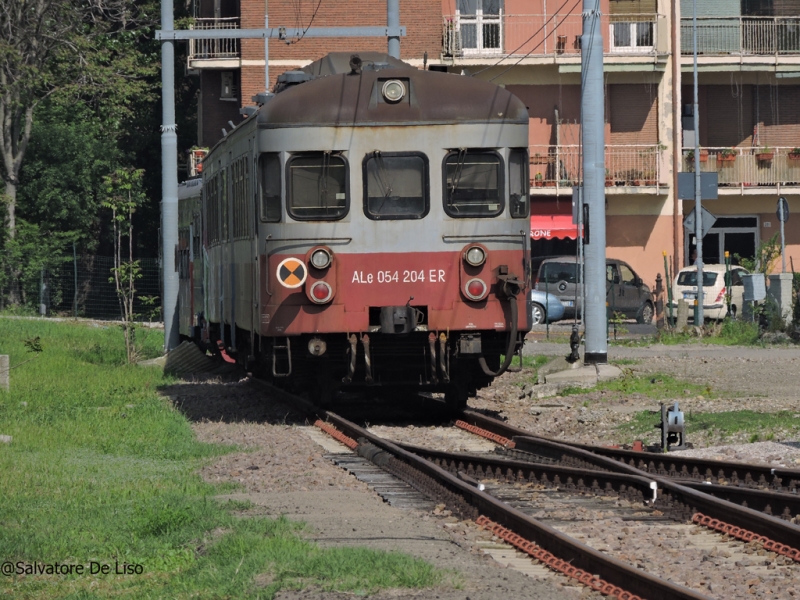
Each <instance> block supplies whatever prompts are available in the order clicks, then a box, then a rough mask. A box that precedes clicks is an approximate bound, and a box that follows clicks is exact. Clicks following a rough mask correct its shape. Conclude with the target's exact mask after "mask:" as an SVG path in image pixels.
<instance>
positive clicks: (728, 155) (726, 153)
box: [717, 148, 736, 162]
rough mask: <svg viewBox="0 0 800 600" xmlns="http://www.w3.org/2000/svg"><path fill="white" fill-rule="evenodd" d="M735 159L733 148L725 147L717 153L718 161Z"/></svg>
mask: <svg viewBox="0 0 800 600" xmlns="http://www.w3.org/2000/svg"><path fill="white" fill-rule="evenodd" d="M735 160H736V151H735V150H734V149H733V148H725V149H724V150H723V151H722V152H720V153H719V154H717V161H718V162H733V161H735Z"/></svg>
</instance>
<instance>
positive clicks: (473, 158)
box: [444, 148, 503, 217]
mask: <svg viewBox="0 0 800 600" xmlns="http://www.w3.org/2000/svg"><path fill="white" fill-rule="evenodd" d="M444 160H445V163H444V171H445V173H444V175H445V190H444V192H445V212H447V214H448V215H450V216H451V217H494V216H496V215H499V214H500V213H501V212H503V193H502V189H503V164H502V162H503V161H502V159H501V158H500V155H499V154H497V153H496V152H493V151H488V150H467V149H463V148H462V149H461V150H457V151H454V152H451V153H450V154H448V155H447V157H446V158H445V159H444Z"/></svg>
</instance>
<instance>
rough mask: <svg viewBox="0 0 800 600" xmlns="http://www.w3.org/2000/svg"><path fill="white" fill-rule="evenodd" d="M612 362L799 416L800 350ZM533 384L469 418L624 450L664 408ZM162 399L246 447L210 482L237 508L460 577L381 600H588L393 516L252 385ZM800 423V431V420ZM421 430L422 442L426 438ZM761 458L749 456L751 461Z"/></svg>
mask: <svg viewBox="0 0 800 600" xmlns="http://www.w3.org/2000/svg"><path fill="white" fill-rule="evenodd" d="M567 350H568V347H567V346H566V345H565V344H545V343H530V344H528V345H527V346H526V350H525V353H526V354H529V355H536V354H547V355H553V356H557V355H563V354H566V353H567ZM609 358H610V359H611V360H623V361H624V362H627V363H628V364H626V365H625V366H626V368H632V369H634V370H635V371H637V372H641V373H667V374H671V375H673V376H675V377H678V378H681V379H686V380H688V381H692V382H696V383H700V384H702V385H704V386H711V387H712V389H714V390H715V391H717V396H718V397H716V398H715V399H714V400H708V399H705V398H702V397H699V396H698V397H691V398H689V397H684V398H680V401H681V406H682V407H683V408H684V410H688V409H692V410H703V411H707V410H716V411H724V410H738V409H741V408H750V409H753V410H758V411H776V410H787V409H788V410H791V411H798V413H800V400H799V399H798V395H797V390H798V389H800V385H798V384H800V372H798V369H797V367H798V365H800V349H794V348H774V349H759V348H721V347H706V346H700V345H690V346H669V347H658V346H651V347H646V348H633V347H632V348H628V347H612V348H610V349H609ZM631 361H635V362H631ZM528 375H530V374H528ZM524 376H525V373H520V374H508V375H505V376H503V377H501V378H500V379H499V380H498V381H497V382H495V384H494V385H493V386H492V387H491V388H488V389H486V390H482V391H481V392H480V393H479V395H478V397H477V398H474V399H471V400H470V406H471V407H474V408H481V409H484V410H487V411H491V412H494V413H497V414H499V415H500V416H504V417H506V418H508V420H509V421H510V422H511V423H513V424H515V425H517V426H520V427H524V428H527V429H530V430H531V431H534V432H537V433H539V434H542V435H548V436H554V437H561V438H564V439H573V440H580V441H587V442H595V443H599V442H611V441H616V440H615V436H617V437H618V436H619V433H618V431H619V430H618V425H619V424H620V423H624V422H625V420H626V419H630V418H631V415H632V414H633V413H635V412H638V411H641V410H648V409H652V410H655V409H657V408H658V404H657V402H654V401H653V400H650V399H648V398H639V397H619V396H615V397H613V398H602V397H599V396H597V392H588V393H587V394H586V395H581V396H575V397H572V396H567V397H564V398H561V397H555V398H544V399H536V398H535V397H531V396H525V395H521V391H522V388H521V386H520V379H519V378H520V377H524ZM164 393H165V395H166V396H167V397H168V398H169V399H170V400H171V401H172V402H173V404H174V405H175V406H176V408H177V409H178V410H181V411H182V412H184V414H186V415H187V417H188V418H190V419H191V420H192V421H193V422H194V429H195V431H196V434H197V436H198V438H199V439H200V440H203V441H207V442H212V443H223V444H236V445H237V446H239V447H240V448H241V449H242V451H241V452H235V453H231V454H228V455H225V456H222V457H220V458H218V459H215V460H214V461H213V462H212V463H210V464H208V465H207V466H206V467H205V468H203V470H202V473H201V474H202V476H203V477H204V478H205V479H207V480H208V481H212V482H222V481H225V482H236V483H238V484H240V485H241V491H240V492H238V493H236V494H234V495H232V497H235V498H237V499H247V500H249V501H251V502H252V503H253V505H254V506H255V508H254V510H253V511H252V512H253V513H254V514H262V515H269V516H278V515H282V514H283V515H286V516H288V517H289V518H292V519H297V520H302V521H305V522H306V523H308V525H309V526H310V528H309V534H308V535H309V538H310V539H313V540H315V541H317V542H318V543H320V544H322V545H337V544H344V545H366V546H369V547H373V548H379V549H384V550H400V551H403V552H407V553H410V554H413V555H415V556H419V557H421V558H423V559H425V560H428V561H430V562H431V563H433V564H435V565H437V566H439V567H441V568H443V569H446V570H448V571H449V572H451V573H453V575H452V576H451V577H449V578H448V579H447V581H446V582H445V583H444V584H443V585H442V586H441V587H440V588H438V589H433V590H418V591H407V590H388V591H385V592H382V593H380V594H377V595H375V596H372V597H374V598H378V599H389V598H392V599H395V598H401V597H402V598H418V599H426V600H427V599H434V598H441V599H442V600H449V599H453V600H455V599H461V600H464V599H465V598H468V599H471V600H484V599H485V600H489V599H496V598H498V597H503V598H509V599H516V598H541V599H543V600H550V599H561V598H570V597H587V596H588V591H587V590H580V589H577V588H574V587H565V584H566V583H567V582H566V580H564V579H561V578H557V577H546V578H532V577H528V576H526V575H523V574H522V573H521V572H519V571H516V570H513V569H509V568H507V567H506V566H505V565H502V564H500V562H497V561H495V560H494V559H492V558H490V557H489V556H488V555H486V554H484V553H483V552H481V551H480V550H479V549H477V548H476V546H475V545H474V544H473V543H472V540H473V538H474V534H475V532H474V530H473V529H471V528H470V526H469V524H464V523H461V522H458V521H457V520H456V519H455V518H454V517H450V516H447V515H446V514H435V513H424V512H420V511H416V510H400V509H396V508H393V507H390V506H389V505H388V504H386V503H384V502H383V500H382V499H381V498H380V497H379V496H378V495H377V494H375V493H374V492H372V491H371V490H370V489H369V488H368V487H367V485H366V484H364V483H362V482H360V481H358V480H357V479H356V478H355V477H353V476H351V475H349V474H348V473H347V472H345V471H343V470H342V469H340V468H338V467H336V466H334V465H333V463H332V462H330V461H329V460H328V459H326V458H325V456H324V455H325V454H327V453H329V452H330V448H328V449H327V450H326V449H324V448H322V447H321V446H320V445H319V444H317V443H316V442H315V441H313V440H312V438H311V437H309V436H308V435H306V433H305V431H306V427H307V425H309V424H307V423H304V422H303V421H302V419H301V417H300V416H299V414H298V413H296V412H295V411H293V410H292V409H291V407H289V406H287V405H286V404H285V403H284V402H282V401H281V398H280V397H277V396H274V395H273V394H270V393H269V392H267V391H265V389H264V388H262V387H260V386H257V385H255V384H253V383H252V382H249V381H247V380H246V379H242V380H230V381H220V380H208V381H198V382H184V383H181V384H177V385H173V386H170V387H169V388H167V389H166V390H164ZM592 394H595V395H596V396H592ZM584 403H586V404H587V405H588V407H587V406H585V405H584ZM582 409H583V410H582ZM794 418H796V419H800V414H797V415H796V416H795V417H794ZM418 429H419V431H420V435H422V436H423V438H424V435H425V430H426V427H425V426H419V427H418ZM698 441H699V443H696V444H695V445H696V446H702V445H703V441H702V440H698ZM797 441H798V440H797V439H784V438H783V437H781V435H776V438H775V439H774V440H773V442H772V443H771V446H770V449H768V450H764V451H763V452H761V453H760V454H758V456H757V457H756V458H760V459H761V460H767V461H768V462H772V463H775V464H783V463H792V462H793V461H794V460H795V456H796V457H797V459H798V460H799V461H800V448H798V447H800V444H797V443H796V442H797ZM759 446H761V444H750V445H749V446H748V448H746V449H745V450H747V449H753V448H756V447H759ZM709 452H711V453H716V454H720V455H722V453H724V454H725V456H726V458H728V459H730V458H731V457H733V458H740V459H742V460H745V459H748V460H750V459H753V456H754V455H752V454H747V453H746V452H744V451H739V450H733V451H731V450H723V449H709ZM731 452H732V454H731ZM743 452H744V453H743ZM791 466H796V465H795V464H792V465H791ZM278 597H279V598H281V599H283V600H287V599H296V598H320V599H323V600H334V599H336V600H338V599H342V598H350V597H352V595H349V594H336V593H325V592H322V591H321V590H316V589H311V590H305V591H303V592H284V593H281V594H279V596H278Z"/></svg>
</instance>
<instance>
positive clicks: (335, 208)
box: [286, 152, 349, 221]
mask: <svg viewBox="0 0 800 600" xmlns="http://www.w3.org/2000/svg"><path fill="white" fill-rule="evenodd" d="M286 168H287V173H288V177H287V183H288V191H287V193H288V197H289V206H288V207H287V208H288V212H289V214H290V215H291V216H292V218H294V219H298V220H306V221H335V220H337V219H341V218H342V217H344V216H345V215H346V214H347V209H348V206H349V198H348V195H347V189H348V176H347V162H346V161H345V159H344V157H342V156H340V155H338V154H333V153H331V152H307V153H303V154H296V155H294V156H293V157H292V158H291V159H289V162H288V163H287V166H286Z"/></svg>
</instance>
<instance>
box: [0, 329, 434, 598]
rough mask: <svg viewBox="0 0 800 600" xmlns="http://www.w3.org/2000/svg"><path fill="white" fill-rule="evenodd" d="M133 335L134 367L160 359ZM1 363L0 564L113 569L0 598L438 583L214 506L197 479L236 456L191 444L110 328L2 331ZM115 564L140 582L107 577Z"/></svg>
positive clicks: (152, 372)
mask: <svg viewBox="0 0 800 600" xmlns="http://www.w3.org/2000/svg"><path fill="white" fill-rule="evenodd" d="M139 333H140V336H141V337H140V342H141V346H142V349H143V354H144V355H145V356H155V355H157V354H158V353H159V352H160V347H161V345H162V343H163V332H160V331H148V330H142V329H140V330H139ZM37 336H38V337H39V342H40V344H41V347H42V352H41V353H39V354H38V355H36V354H35V353H33V352H31V351H30V350H29V346H30V345H31V341H32V340H33V339H34V338H36V337H37ZM26 340H27V341H28V342H29V343H28V344H27V345H26V343H25V342H26ZM0 354H9V355H10V360H11V366H12V370H11V372H10V374H11V391H10V392H8V393H5V392H0V434H4V435H11V436H12V437H13V440H12V442H11V443H10V444H0V481H1V482H2V485H0V562H2V561H12V562H13V563H17V562H18V561H21V562H23V563H25V564H30V563H34V562H38V563H54V562H59V563H62V564H63V563H68V564H73V565H78V564H81V565H85V568H86V569H87V570H88V569H89V566H90V564H91V562H95V563H98V564H106V565H109V568H110V569H111V572H110V573H108V574H102V573H100V574H94V575H90V574H82V575H27V576H24V577H2V578H0V596H2V597H14V598H31V599H45V598H47V599H49V598H57V597H58V598H76V599H77V598H109V597H114V598H190V597H192V598H201V597H202V598H253V597H262V598H270V597H272V596H273V595H274V593H275V592H277V591H278V590H280V589H287V588H298V589H299V588H303V587H305V586H308V585H313V586H317V587H320V588H323V589H330V590H342V591H361V590H363V591H365V592H370V591H374V590H377V589H381V588H385V587H419V586H431V585H435V584H437V583H438V582H440V581H441V580H442V577H443V574H442V572H440V571H437V570H436V569H434V568H433V567H431V566H430V565H428V564H426V563H424V562H423V561H420V560H417V559H414V558H411V557H408V556H404V555H400V554H396V553H386V552H377V551H372V550H366V549H326V550H323V549H320V548H318V547H317V546H316V545H314V544H311V543H309V542H307V541H305V540H303V538H302V535H301V533H300V532H299V531H298V527H299V526H298V525H297V524H292V523H290V522H288V521H286V520H283V519H275V520H273V519H265V518H242V516H241V514H240V513H241V512H242V511H246V510H248V509H249V508H250V506H249V504H248V503H246V502H241V501H238V502H227V503H223V502H219V501H217V500H215V499H214V496H216V495H219V494H221V493H223V492H226V491H230V490H231V489H232V486H231V485H224V486H212V485H209V484H207V483H205V482H203V481H202V479H201V478H200V477H199V476H198V475H197V469H198V468H199V467H200V466H201V465H202V464H204V463H205V462H207V461H208V460H210V459H212V458H213V457H215V456H217V455H219V454H221V453H225V452H228V451H231V450H233V449H234V448H233V447H231V446H219V445H211V444H204V443H200V442H198V441H197V440H196V439H195V437H194V434H193V432H192V430H191V427H190V424H189V422H188V421H187V419H186V417H185V416H184V415H183V414H182V413H180V412H179V411H177V410H175V409H174V408H173V407H172V405H171V404H170V403H169V402H168V401H167V400H165V399H164V398H162V397H160V396H159V394H158V393H157V390H158V388H159V387H160V386H162V385H166V384H169V383H172V380H171V379H169V378H165V377H164V376H163V375H162V373H161V371H160V370H159V369H156V368H142V367H137V366H135V365H127V364H125V349H124V341H123V337H122V333H121V331H120V330H119V327H118V326H115V325H108V326H102V325H99V326H97V325H92V324H88V325H87V324H84V323H78V324H76V323H55V322H48V321H40V320H20V319H7V318H0ZM26 361H27V362H26ZM117 563H119V564H120V565H121V564H123V563H128V564H131V565H140V566H141V570H142V572H141V573H140V574H127V575H122V574H116V573H115V571H116V565H117Z"/></svg>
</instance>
